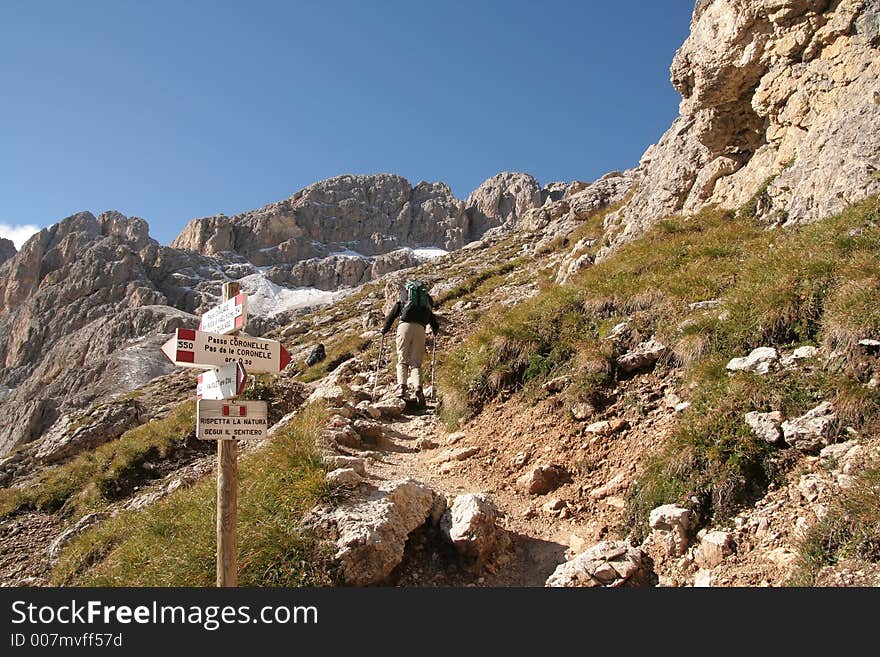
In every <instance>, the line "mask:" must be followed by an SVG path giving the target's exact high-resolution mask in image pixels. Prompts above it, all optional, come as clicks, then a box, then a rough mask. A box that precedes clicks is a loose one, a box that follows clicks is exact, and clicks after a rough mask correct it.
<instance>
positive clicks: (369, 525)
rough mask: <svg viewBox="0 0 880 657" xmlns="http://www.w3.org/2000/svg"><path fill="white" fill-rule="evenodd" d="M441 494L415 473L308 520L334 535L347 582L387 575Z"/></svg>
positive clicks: (373, 580) (375, 579)
mask: <svg viewBox="0 0 880 657" xmlns="http://www.w3.org/2000/svg"><path fill="white" fill-rule="evenodd" d="M436 501H437V494H436V493H435V492H434V491H433V490H432V489H430V488H428V487H427V486H425V485H424V484H422V483H420V482H418V481H415V480H414V479H405V480H403V481H395V482H389V483H387V484H385V485H383V486H382V487H381V488H379V489H377V490H376V491H375V492H374V493H373V494H372V495H371V496H370V497H369V498H367V499H365V500H364V499H356V500H352V501H349V502H343V503H342V504H340V505H339V506H337V507H335V508H327V509H321V510H319V511H316V512H313V515H312V517H310V518H309V519H308V521H307V522H308V524H309V525H310V526H312V527H314V528H315V529H316V530H317V531H318V532H319V533H320V534H322V535H325V536H327V537H329V538H331V539H332V540H333V541H334V542H335V544H336V548H337V553H336V558H337V559H338V560H339V562H340V564H341V567H342V573H343V576H344V578H345V582H346V583H347V584H351V585H354V586H367V585H370V584H378V583H381V582H384V581H385V580H387V578H388V576H389V575H390V574H391V571H392V570H394V567H395V566H397V565H398V564H399V563H400V562H401V561H402V560H403V549H404V545H405V544H406V539H407V537H408V536H409V534H410V532H412V531H413V530H414V529H416V528H417V527H420V526H421V525H423V524H424V523H425V522H426V521H427V520H428V518H429V517H430V516H431V512H432V510H433V509H434V506H435V502H436Z"/></svg>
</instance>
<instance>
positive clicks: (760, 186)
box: [600, 0, 880, 257]
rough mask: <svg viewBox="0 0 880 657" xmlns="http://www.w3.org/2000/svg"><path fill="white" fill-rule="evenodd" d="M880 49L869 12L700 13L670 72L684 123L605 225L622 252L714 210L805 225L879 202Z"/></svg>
mask: <svg viewBox="0 0 880 657" xmlns="http://www.w3.org/2000/svg"><path fill="white" fill-rule="evenodd" d="M878 48H880V7H878V5H877V3H876V2H874V1H872V0H840V1H835V2H830V1H829V0H712V1H708V2H707V1H701V2H697V3H696V7H695V8H694V12H693V17H692V21H691V31H690V36H689V37H688V38H687V40H686V41H685V42H684V44H683V45H682V46H681V48H680V49H679V51H678V52H677V53H676V55H675V58H674V60H673V62H672V66H671V69H670V72H671V80H672V84H673V85H674V86H675V88H676V89H677V90H678V91H679V92H680V93H681V94H682V101H681V105H680V108H679V111H680V115H679V117H678V118H677V119H676V120H675V121H674V122H673V124H672V126H671V127H670V128H669V130H667V132H666V133H665V134H664V135H663V136H662V137H661V139H660V140H659V141H658V142H657V143H656V144H654V145H652V146H651V147H649V148H648V149H647V151H646V152H645V154H644V155H643V156H642V158H641V161H640V163H639V169H638V173H637V190H636V192H635V194H634V195H633V198H632V199H631V201H630V202H629V203H628V204H627V205H626V206H625V207H624V208H622V209H621V210H620V211H618V212H616V213H613V214H612V215H610V216H609V217H608V219H607V222H606V225H607V226H609V227H615V228H614V230H616V231H618V234H617V235H616V242H620V241H622V240H626V239H630V238H632V237H634V236H637V235H639V234H641V233H642V232H644V230H645V229H646V228H647V227H649V226H650V225H652V224H653V223H654V222H656V221H657V220H658V219H661V218H663V217H666V216H669V215H671V214H675V213H678V212H684V213H690V212H694V211H696V210H698V209H699V208H701V207H703V206H705V205H707V204H713V203H714V204H719V205H720V206H722V207H725V208H737V207H740V206H742V205H744V204H745V203H746V202H747V201H749V200H750V199H754V203H753V206H754V207H753V208H752V210H753V212H754V214H755V215H756V216H758V217H759V218H765V219H768V220H773V221H787V222H801V221H812V220H816V219H820V218H822V217H824V216H827V215H828V214H831V213H833V212H835V211H838V210H840V209H842V208H843V207H844V206H845V205H847V204H849V203H852V202H854V201H857V200H859V199H861V198H863V197H865V196H866V195H869V194H873V193H877V192H880V177H878V176H877V171H878V169H880V160H878V153H880V132H878V131H877V130H876V126H877V125H878V124H880V102H878V98H880V83H878V80H880V52H878ZM602 256H604V253H603V254H600V257H602Z"/></svg>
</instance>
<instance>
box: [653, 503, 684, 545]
mask: <svg viewBox="0 0 880 657" xmlns="http://www.w3.org/2000/svg"><path fill="white" fill-rule="evenodd" d="M690 524H691V512H690V510H689V509H685V508H684V507H681V506H678V505H676V504H664V505H663V506H658V507H657V508H655V509H653V510H652V511H651V513H650V515H649V516H648V525H649V526H650V527H651V529H652V530H654V531H653V532H652V538H653V539H654V542H655V543H657V544H658V545H662V546H663V548H664V549H665V550H666V554H667V556H681V555H683V554H684V553H685V552H686V551H687V547H688V530H689V529H690Z"/></svg>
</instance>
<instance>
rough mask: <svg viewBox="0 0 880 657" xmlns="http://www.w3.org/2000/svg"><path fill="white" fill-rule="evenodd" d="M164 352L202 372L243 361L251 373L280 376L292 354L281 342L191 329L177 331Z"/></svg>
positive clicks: (169, 356) (182, 365) (171, 359)
mask: <svg viewBox="0 0 880 657" xmlns="http://www.w3.org/2000/svg"><path fill="white" fill-rule="evenodd" d="M162 352H163V353H164V354H165V355H166V356H167V357H168V360H170V361H171V362H172V363H174V364H175V365H178V366H180V367H199V368H202V369H210V368H213V367H223V366H224V365H227V364H228V363H234V362H241V364H242V365H243V366H244V367H245V368H246V369H247V371H248V372H268V373H270V374H278V373H279V372H281V370H283V369H284V368H285V367H287V364H288V363H290V354H289V353H288V352H287V349H285V348H284V345H283V344H281V343H280V342H278V341H277V340H264V339H262V338H252V337H250V336H246V335H220V334H219V333H206V332H204V331H193V330H191V329H177V332H176V333H175V335H174V337H172V338H171V339H170V340H169V341H168V342H166V343H165V344H164V345H162Z"/></svg>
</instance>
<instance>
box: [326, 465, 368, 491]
mask: <svg viewBox="0 0 880 657" xmlns="http://www.w3.org/2000/svg"><path fill="white" fill-rule="evenodd" d="M362 481H363V478H362V477H361V476H360V475H359V474H358V473H357V471H355V469H354V468H337V469H336V470H332V471H330V472H328V473H327V482H328V483H331V484H335V485H337V486H348V487H353V486H357V485H358V484H359V483H361V482H362Z"/></svg>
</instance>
